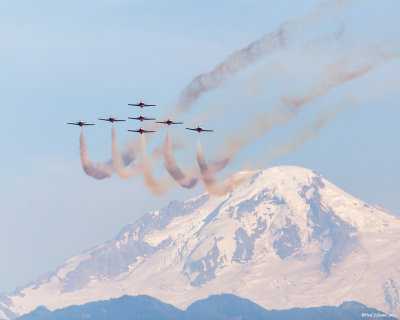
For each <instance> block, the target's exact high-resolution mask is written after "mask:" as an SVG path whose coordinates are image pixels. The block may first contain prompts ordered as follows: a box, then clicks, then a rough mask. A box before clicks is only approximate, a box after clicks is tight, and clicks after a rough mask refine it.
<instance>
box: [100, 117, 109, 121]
mask: <svg viewBox="0 0 400 320" xmlns="http://www.w3.org/2000/svg"><path fill="white" fill-rule="evenodd" d="M99 120H103V121H110V119H101V118H99Z"/></svg>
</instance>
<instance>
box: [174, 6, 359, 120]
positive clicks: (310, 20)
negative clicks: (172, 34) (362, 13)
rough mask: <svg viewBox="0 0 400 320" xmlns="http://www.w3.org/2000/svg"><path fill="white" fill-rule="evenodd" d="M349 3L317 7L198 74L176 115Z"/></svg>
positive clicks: (183, 92)
mask: <svg viewBox="0 0 400 320" xmlns="http://www.w3.org/2000/svg"><path fill="white" fill-rule="evenodd" d="M351 1H352V0H338V1H334V2H326V3H322V4H320V5H319V6H318V7H317V8H316V9H315V10H314V11H312V12H311V13H309V14H306V15H304V16H303V17H300V18H298V19H296V20H293V21H290V22H286V23H283V24H282V25H281V26H280V27H279V28H278V30H277V31H275V32H271V33H268V34H265V35H264V36H262V37H261V38H260V39H258V40H256V41H254V42H252V43H251V44H250V45H248V46H247V47H245V48H242V49H240V50H237V51H236V52H234V53H233V54H232V55H230V56H229V57H228V58H227V59H226V60H224V61H223V62H221V63H220V64H219V65H217V66H216V67H215V68H214V69H213V70H212V71H210V72H206V73H202V74H199V75H198V76H196V77H195V78H193V80H192V81H191V82H190V83H189V84H188V85H187V86H186V87H185V88H184V89H183V90H182V93H181V96H180V98H179V102H178V106H177V107H176V108H175V112H176V113H184V112H187V111H189V110H190V108H191V106H192V105H193V103H194V102H196V101H197V100H198V99H199V98H200V97H201V96H202V95H203V94H204V93H206V92H208V91H211V90H214V89H217V88H218V87H220V86H221V85H222V84H224V83H225V82H226V80H227V79H228V78H229V77H231V76H233V75H235V74H237V73H239V72H240V71H242V70H245V69H246V68H248V67H249V66H251V65H253V64H255V63H256V62H258V61H260V60H261V59H262V58H264V57H265V56H266V55H268V54H271V53H274V52H275V51H276V50H278V49H282V48H284V47H285V46H286V45H287V44H288V43H289V42H290V41H292V40H294V39H296V38H297V37H298V34H299V32H301V31H303V30H304V29H305V28H306V27H309V26H310V25H313V24H315V23H316V22H317V21H318V20H321V19H322V18H323V17H324V16H325V15H327V14H330V13H332V12H333V11H336V10H339V9H341V7H342V6H344V5H346V4H348V3H349V2H351Z"/></svg>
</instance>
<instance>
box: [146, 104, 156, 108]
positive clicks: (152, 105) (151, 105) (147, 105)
mask: <svg viewBox="0 0 400 320" xmlns="http://www.w3.org/2000/svg"><path fill="white" fill-rule="evenodd" d="M144 106H145V107H155V106H156V105H155V104H144Z"/></svg>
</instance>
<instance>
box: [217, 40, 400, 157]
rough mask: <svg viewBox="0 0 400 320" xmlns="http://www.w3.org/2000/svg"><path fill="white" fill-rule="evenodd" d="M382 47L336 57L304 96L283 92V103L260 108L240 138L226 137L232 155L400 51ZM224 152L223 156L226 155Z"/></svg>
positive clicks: (242, 131) (377, 46) (240, 132)
mask: <svg viewBox="0 0 400 320" xmlns="http://www.w3.org/2000/svg"><path fill="white" fill-rule="evenodd" d="M380 49H381V45H374V46H372V47H371V48H370V49H369V50H368V52H367V54H365V56H362V57H357V59H354V61H352V60H350V58H349V57H346V58H341V59H338V60H336V61H335V62H334V63H333V64H331V65H330V66H329V67H328V68H327V70H326V71H325V72H324V73H323V74H322V75H321V78H320V79H319V81H318V82H317V83H316V85H315V87H314V88H313V89H312V90H311V92H310V93H308V94H307V95H305V96H304V97H303V98H301V99H296V98H289V97H287V96H282V97H281V100H282V101H281V104H280V105H278V106H277V107H275V108H269V109H266V110H265V111H262V112H260V113H259V114H258V115H257V116H256V117H255V118H254V120H253V122H252V123H251V124H250V125H248V126H247V127H245V128H242V129H241V130H237V132H238V133H239V135H240V137H241V138H236V137H232V136H230V137H228V138H227V145H228V147H229V152H228V153H229V154H230V157H231V158H234V157H235V156H236V155H237V153H238V152H239V151H240V149H241V148H243V147H244V146H246V145H247V144H249V143H251V142H253V141H254V140H256V139H260V138H261V137H263V136H264V135H265V134H266V133H267V132H268V131H269V130H271V129H272V128H274V127H276V126H278V125H281V124H283V123H287V122H288V121H290V120H292V119H293V118H295V117H296V116H297V115H298V114H299V112H300V110H301V109H302V108H303V107H305V106H307V105H308V104H309V103H311V102H314V101H315V100H317V99H318V98H320V97H322V96H324V95H325V94H327V93H328V92H329V91H330V90H331V89H333V88H335V87H338V86H340V85H342V84H344V83H347V82H350V81H352V80H355V79H357V78H359V77H361V76H364V75H365V74H367V73H368V72H370V71H371V70H373V69H374V68H375V67H376V66H378V65H379V64H380V63H381V62H383V61H385V60H387V59H389V58H392V57H395V56H398V55H399V53H395V54H389V53H387V52H382V51H381V50H380ZM371 58H372V59H373V61H369V62H367V63H364V64H363V65H361V66H358V67H355V68H353V69H352V70H349V69H351V67H352V65H354V64H356V63H357V62H359V60H361V59H371ZM225 153H226V152H225ZM225 153H224V157H226V155H225Z"/></svg>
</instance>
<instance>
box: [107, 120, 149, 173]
mask: <svg viewBox="0 0 400 320" xmlns="http://www.w3.org/2000/svg"><path fill="white" fill-rule="evenodd" d="M111 130H112V133H111V136H112V143H111V155H112V163H113V166H114V170H115V172H116V173H117V174H118V175H119V176H120V177H121V178H123V179H132V178H134V177H136V176H137V175H138V174H140V173H141V172H142V167H141V166H140V165H138V164H131V165H129V166H126V165H125V163H126V162H124V161H123V158H122V156H121V152H120V150H119V147H118V140H117V136H116V134H115V127H114V125H113V126H112V129H111ZM135 151H136V150H135V149H133V148H131V150H130V152H131V153H130V157H129V160H130V163H131V162H132V161H134V160H135V158H136V154H135Z"/></svg>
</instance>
